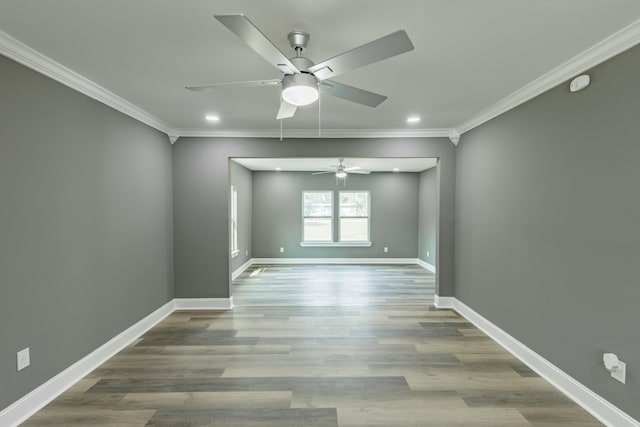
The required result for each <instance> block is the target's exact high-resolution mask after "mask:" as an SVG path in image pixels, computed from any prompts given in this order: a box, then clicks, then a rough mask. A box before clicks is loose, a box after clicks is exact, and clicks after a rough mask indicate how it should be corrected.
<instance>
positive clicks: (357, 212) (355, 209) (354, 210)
mask: <svg viewBox="0 0 640 427" xmlns="http://www.w3.org/2000/svg"><path fill="white" fill-rule="evenodd" d="M368 196H369V193H367V192H364V191H363V192H345V191H341V192H340V216H369V206H368V205H369V200H368V199H369V197H368Z"/></svg>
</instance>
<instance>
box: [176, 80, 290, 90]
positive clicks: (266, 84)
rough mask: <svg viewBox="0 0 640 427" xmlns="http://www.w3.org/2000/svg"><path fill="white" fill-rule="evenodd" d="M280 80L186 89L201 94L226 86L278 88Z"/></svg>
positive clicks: (216, 84)
mask: <svg viewBox="0 0 640 427" xmlns="http://www.w3.org/2000/svg"><path fill="white" fill-rule="evenodd" d="M279 85H280V80H278V79H271V80H249V81H245V82H229V83H213V84H208V85H202V86H187V87H186V89H189V90H192V91H194V92H203V91H206V90H214V89H220V88H223V87H227V86H239V87H262V86H279Z"/></svg>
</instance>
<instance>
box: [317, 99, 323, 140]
mask: <svg viewBox="0 0 640 427" xmlns="http://www.w3.org/2000/svg"><path fill="white" fill-rule="evenodd" d="M321 99H322V95H321V94H320V91H318V138H320V137H321V136H322V127H321V123H322V122H321V121H320V119H321V118H322V115H321V114H322V113H321V111H322V109H321V107H322V104H321Z"/></svg>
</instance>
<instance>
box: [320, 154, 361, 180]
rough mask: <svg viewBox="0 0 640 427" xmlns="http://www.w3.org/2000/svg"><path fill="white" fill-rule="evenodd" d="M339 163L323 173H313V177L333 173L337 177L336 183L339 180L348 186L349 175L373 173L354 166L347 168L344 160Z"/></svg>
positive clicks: (341, 159)
mask: <svg viewBox="0 0 640 427" xmlns="http://www.w3.org/2000/svg"><path fill="white" fill-rule="evenodd" d="M338 161H339V164H337V165H331V168H330V169H327V170H324V171H321V172H313V173H312V174H311V175H324V174H327V173H333V174H335V175H336V183H337V182H338V181H339V180H342V183H343V184H344V185H346V181H347V175H349V174H352V173H355V174H362V175H369V174H370V173H371V171H366V170H363V169H362V168H361V167H360V166H353V167H350V168H348V167H346V166H345V165H344V159H343V158H340V159H338Z"/></svg>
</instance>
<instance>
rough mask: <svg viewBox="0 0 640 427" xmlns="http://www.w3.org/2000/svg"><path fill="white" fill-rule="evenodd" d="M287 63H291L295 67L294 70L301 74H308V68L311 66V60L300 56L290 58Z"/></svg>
mask: <svg viewBox="0 0 640 427" xmlns="http://www.w3.org/2000/svg"><path fill="white" fill-rule="evenodd" d="M289 61H291V63H292V64H293V65H295V66H296V68H297V69H298V70H299V71H301V72H303V73H310V71H309V68H310V67H312V66H313V61H312V60H310V59H309V58H305V57H302V56H297V57H294V58H290V59H289Z"/></svg>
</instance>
